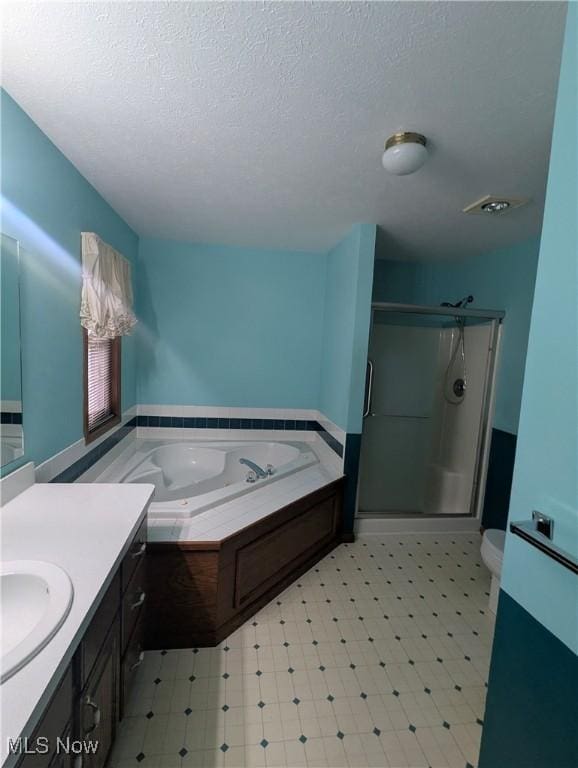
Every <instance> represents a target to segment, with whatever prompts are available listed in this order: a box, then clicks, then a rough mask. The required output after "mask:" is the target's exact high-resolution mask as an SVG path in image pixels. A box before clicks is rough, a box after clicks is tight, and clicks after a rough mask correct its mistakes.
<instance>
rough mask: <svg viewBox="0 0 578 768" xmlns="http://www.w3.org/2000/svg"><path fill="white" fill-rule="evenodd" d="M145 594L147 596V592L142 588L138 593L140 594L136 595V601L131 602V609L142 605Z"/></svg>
mask: <svg viewBox="0 0 578 768" xmlns="http://www.w3.org/2000/svg"><path fill="white" fill-rule="evenodd" d="M146 596H147V593H146V592H145V591H144V590H141V593H140V595H139V597H138V600H137V601H136V603H133V604H132V605H131V607H130V609H131V611H134V610H136V609H137V608H140V607H141V605H142V604H143V603H144V601H145V600H146Z"/></svg>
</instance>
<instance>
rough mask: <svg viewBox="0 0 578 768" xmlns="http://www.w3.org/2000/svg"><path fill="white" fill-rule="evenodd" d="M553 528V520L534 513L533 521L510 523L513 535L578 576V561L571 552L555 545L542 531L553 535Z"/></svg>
mask: <svg viewBox="0 0 578 768" xmlns="http://www.w3.org/2000/svg"><path fill="white" fill-rule="evenodd" d="M552 528H553V520H551V519H550V518H548V517H546V516H545V515H542V514H540V513H534V514H533V519H532V520H521V521H520V522H517V523H510V531H511V533H513V534H514V535H515V536H519V537H520V538H521V539H524V541H527V542H528V544H531V545H532V546H533V547H536V549H539V550H540V552H543V553H544V554H545V555H548V557H550V558H552V560H555V561H556V562H557V563H560V565H563V566H564V568H568V570H569V571H572V573H576V574H578V559H577V558H576V557H574V556H573V555H571V554H570V552H567V551H566V550H565V549H562V548H561V547H558V546H557V545H556V544H553V543H552V540H551V538H550V537H549V536H548V535H546V534H545V533H542V531H545V532H546V533H547V532H548V531H550V533H551V531H552Z"/></svg>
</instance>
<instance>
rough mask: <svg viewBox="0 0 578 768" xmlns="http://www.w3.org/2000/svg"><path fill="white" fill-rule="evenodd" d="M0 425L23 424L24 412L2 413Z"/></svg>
mask: <svg viewBox="0 0 578 768" xmlns="http://www.w3.org/2000/svg"><path fill="white" fill-rule="evenodd" d="M0 424H22V411H17V412H16V411H14V412H13V411H1V412H0Z"/></svg>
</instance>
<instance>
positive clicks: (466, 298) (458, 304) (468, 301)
mask: <svg viewBox="0 0 578 768" xmlns="http://www.w3.org/2000/svg"><path fill="white" fill-rule="evenodd" d="M473 300H474V297H473V296H472V295H471V294H470V295H469V296H464V298H463V299H460V300H459V301H456V303H455V304H451V303H450V302H449V301H442V303H441V305H440V306H442V307H454V308H455V309H459V308H460V307H466V306H467V305H468V304H471V303H472V302H473Z"/></svg>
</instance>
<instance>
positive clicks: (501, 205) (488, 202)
mask: <svg viewBox="0 0 578 768" xmlns="http://www.w3.org/2000/svg"><path fill="white" fill-rule="evenodd" d="M528 200H529V198H527V197H501V196H500V195H485V196H484V197H481V198H480V199H479V200H476V202H475V203H471V204H470V205H468V206H466V207H465V208H464V209H463V213H481V214H483V215H484V216H503V215H504V214H505V213H508V212H509V211H512V210H514V208H520V206H522V205H526V203H527V202H528Z"/></svg>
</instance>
